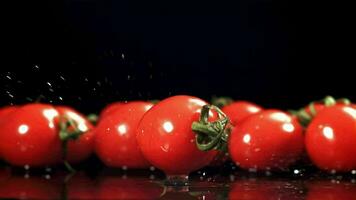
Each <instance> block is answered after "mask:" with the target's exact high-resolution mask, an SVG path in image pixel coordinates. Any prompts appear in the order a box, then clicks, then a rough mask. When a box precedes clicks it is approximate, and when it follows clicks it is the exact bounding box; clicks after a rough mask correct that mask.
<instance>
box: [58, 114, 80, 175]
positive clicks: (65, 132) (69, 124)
mask: <svg viewBox="0 0 356 200" xmlns="http://www.w3.org/2000/svg"><path fill="white" fill-rule="evenodd" d="M59 127H60V131H59V138H60V140H61V141H62V160H63V164H64V166H65V167H66V169H67V170H68V171H69V172H71V173H74V172H75V169H74V168H73V167H72V166H71V165H70V164H69V162H68V161H67V155H68V142H69V140H76V139H78V138H79V137H80V135H82V134H83V133H84V132H82V131H80V130H79V129H78V125H77V123H76V122H75V121H74V120H73V119H70V118H67V117H64V116H61V118H60V122H59ZM70 129H73V130H70Z"/></svg>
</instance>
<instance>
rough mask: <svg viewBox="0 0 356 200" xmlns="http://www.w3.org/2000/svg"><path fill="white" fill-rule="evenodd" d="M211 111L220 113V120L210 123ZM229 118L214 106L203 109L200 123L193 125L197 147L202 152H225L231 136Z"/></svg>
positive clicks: (206, 106)
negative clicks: (214, 150) (213, 150)
mask: <svg viewBox="0 0 356 200" xmlns="http://www.w3.org/2000/svg"><path fill="white" fill-rule="evenodd" d="M210 109H212V110H215V111H216V112H217V113H218V116H219V119H218V120H216V121H213V122H209V121H208V119H209V113H210ZM228 124H229V119H228V117H227V116H226V115H225V114H224V113H223V112H222V111H221V110H220V108H218V107H217V106H214V105H205V106H203V108H202V109H201V112H200V118H199V121H197V122H193V123H192V130H193V131H194V132H195V133H196V140H195V142H196V145H197V148H198V149H199V150H201V151H209V150H212V149H216V150H221V151H224V150H225V149H226V147H225V146H226V142H227V139H228V136H229V134H230V129H228V128H227V126H228Z"/></svg>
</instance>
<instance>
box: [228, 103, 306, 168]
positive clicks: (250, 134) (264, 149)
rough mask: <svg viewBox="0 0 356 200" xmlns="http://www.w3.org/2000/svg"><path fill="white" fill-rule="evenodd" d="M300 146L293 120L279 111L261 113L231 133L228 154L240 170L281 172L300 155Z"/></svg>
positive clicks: (299, 130) (301, 149) (300, 135)
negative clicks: (277, 170) (253, 169)
mask: <svg viewBox="0 0 356 200" xmlns="http://www.w3.org/2000/svg"><path fill="white" fill-rule="evenodd" d="M303 142H304V137H303V131H302V127H301V126H300V125H299V123H298V121H297V119H296V118H294V117H292V116H290V115H289V114H287V113H285V112H282V111H279V110H265V111H262V112H260V113H258V114H255V115H253V116H251V117H249V118H248V119H246V121H244V122H243V123H242V124H240V125H239V126H237V127H235V128H234V129H233V131H232V132H231V135H230V138H229V152H230V156H231V159H232V160H233V161H234V162H236V164H238V165H240V166H241V168H244V169H249V168H255V169H284V168H286V167H288V166H289V165H290V164H292V163H294V162H295V161H296V160H297V159H298V158H299V156H300V155H301V154H302V152H303Z"/></svg>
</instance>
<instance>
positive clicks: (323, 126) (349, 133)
mask: <svg viewBox="0 0 356 200" xmlns="http://www.w3.org/2000/svg"><path fill="white" fill-rule="evenodd" d="M305 144H306V150H307V152H308V155H309V157H310V159H311V160H312V162H313V163H314V164H315V165H316V166H318V167H319V168H321V169H324V170H337V171H348V170H352V169H356V157H355V156H351V155H355V154H356V110H355V109H354V108H352V107H350V106H345V105H336V106H332V107H328V108H325V109H324V110H323V111H321V112H320V113H319V114H318V115H317V116H315V118H314V119H313V120H312V122H311V123H310V124H309V126H308V128H307V131H306V135H305Z"/></svg>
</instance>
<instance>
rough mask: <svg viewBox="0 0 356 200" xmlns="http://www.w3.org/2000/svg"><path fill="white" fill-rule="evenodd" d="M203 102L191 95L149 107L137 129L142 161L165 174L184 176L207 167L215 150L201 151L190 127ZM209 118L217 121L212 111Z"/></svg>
mask: <svg viewBox="0 0 356 200" xmlns="http://www.w3.org/2000/svg"><path fill="white" fill-rule="evenodd" d="M204 105H206V102H205V101H203V100H201V99H199V98H196V97H191V96H173V97H170V98H167V99H165V100H163V101H161V102H159V103H158V104H156V105H155V106H154V107H152V108H151V109H150V110H149V111H148V112H147V113H146V114H145V115H144V116H143V118H142V120H141V122H140V124H139V127H138V129H137V132H138V135H137V140H138V144H139V146H140V148H141V151H142V153H143V155H144V156H145V158H146V159H147V160H148V161H149V162H150V163H151V164H152V165H154V166H155V167H157V168H159V169H162V170H163V171H164V172H166V174H168V175H187V174H188V173H189V172H192V171H194V170H197V169H199V168H201V167H204V166H206V165H207V164H209V163H210V162H211V161H212V159H213V158H214V156H215V155H216V151H205V152H203V151H200V150H199V149H198V148H197V146H196V143H195V136H196V134H195V133H194V132H193V131H192V129H191V126H192V123H193V122H194V121H198V120H199V116H200V111H201V108H202V107H203V106H204ZM212 114H213V116H212V117H210V119H213V120H214V119H217V114H216V113H215V112H212Z"/></svg>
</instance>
